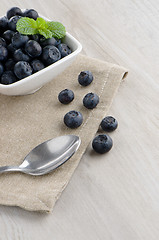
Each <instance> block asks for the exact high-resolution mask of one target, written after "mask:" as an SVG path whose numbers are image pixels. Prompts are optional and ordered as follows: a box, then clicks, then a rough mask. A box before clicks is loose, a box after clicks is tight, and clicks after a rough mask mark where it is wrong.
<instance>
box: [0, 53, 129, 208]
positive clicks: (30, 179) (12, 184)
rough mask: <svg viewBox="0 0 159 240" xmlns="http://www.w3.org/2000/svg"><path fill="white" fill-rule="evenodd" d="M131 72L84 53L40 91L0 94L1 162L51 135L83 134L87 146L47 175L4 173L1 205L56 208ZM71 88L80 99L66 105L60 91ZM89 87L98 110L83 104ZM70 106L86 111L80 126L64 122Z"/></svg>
mask: <svg viewBox="0 0 159 240" xmlns="http://www.w3.org/2000/svg"><path fill="white" fill-rule="evenodd" d="M83 70H90V71H91V72H92V73H93V76H94V80H93V82H92V83H91V84H90V85H89V86H87V87H83V86H81V85H79V83H78V80H77V78H78V74H79V73H80V72H81V71H83ZM126 73H127V70H126V69H125V68H123V67H121V66H118V65H116V64H112V63H107V62H104V61H100V60H97V59H93V58H90V57H87V56H84V55H79V56H78V57H77V59H76V60H75V62H74V63H73V64H72V65H71V66H70V67H69V68H68V69H66V70H65V71H64V72H63V73H62V74H61V75H59V76H58V77H56V78H55V79H53V80H52V81H51V82H50V83H48V84H46V85H45V86H44V87H42V88H41V89H40V90H38V91H37V92H35V93H34V94H31V95H25V96H4V95H0V113H1V121H0V133H1V134H0V166H4V165H20V164H21V163H22V161H23V159H24V157H25V156H26V155H27V154H28V153H29V152H30V151H31V150H32V149H33V148H34V147H35V146H37V145H38V144H40V143H42V142H44V141H46V140H48V139H51V138H54V137H57V136H60V135H66V134H75V135H78V136H79V137H80V138H81V146H80V148H79V149H78V151H77V152H76V153H75V155H74V156H73V157H72V158H71V159H69V160H68V161H67V162H66V163H65V164H63V165H62V166H61V167H59V168H58V169H56V170H54V171H53V172H51V173H49V174H47V175H43V176H30V175H26V174H23V173H5V174H1V175H0V204H3V205H10V206H19V207H21V208H24V209H26V210H30V211H46V212H51V211H52V209H53V206H54V204H55V202H56V200H57V199H58V198H59V196H60V194H61V193H62V191H63V190H64V188H65V187H66V186H67V184H68V182H69V180H70V178H71V176H72V174H73V172H74V171H75V169H76V167H77V166H78V164H79V162H80V159H81V157H82V155H83V153H84V152H85V150H86V147H87V146H88V144H89V143H90V141H92V139H93V137H94V136H95V134H96V132H97V130H98V127H99V124H100V122H101V120H102V118H103V117H105V116H106V115H107V112H108V110H109V107H110V105H111V103H112V100H113V97H114V95H115V93H116V91H117V89H118V87H119V85H120V82H121V80H122V79H123V78H124V77H125V76H126ZM66 88H68V89H71V90H73V92H74V94H75V99H74V100H73V101H72V102H71V103H70V104H68V105H63V104H61V103H60V102H59V101H58V98H57V96H58V94H59V92H60V91H61V90H63V89H66ZM89 92H94V93H96V94H97V95H98V96H99V98H100V102H99V104H98V105H97V107H96V108H95V109H92V110H89V109H86V108H85V107H84V106H83V103H82V100H83V97H84V96H85V94H87V93H89ZM70 110H77V111H80V112H81V113H82V114H83V118H84V122H83V124H82V125H81V126H80V127H79V128H77V129H69V128H67V127H66V126H65V125H64V123H63V117H64V115H65V114H66V113H67V112H68V111H70Z"/></svg>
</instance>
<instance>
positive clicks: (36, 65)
mask: <svg viewBox="0 0 159 240" xmlns="http://www.w3.org/2000/svg"><path fill="white" fill-rule="evenodd" d="M31 66H32V68H33V72H34V73H35V72H38V71H40V70H42V69H43V68H44V67H45V66H44V64H43V63H42V62H41V61H40V60H38V59H34V60H33V61H32V62H31Z"/></svg>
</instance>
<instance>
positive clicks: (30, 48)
mask: <svg viewBox="0 0 159 240" xmlns="http://www.w3.org/2000/svg"><path fill="white" fill-rule="evenodd" d="M25 51H26V53H27V54H28V55H29V56H30V57H33V58H35V57H39V56H40V54H41V53H42V48H41V46H40V44H39V43H38V42H36V41H34V40H29V41H28V42H27V43H26V44H25Z"/></svg>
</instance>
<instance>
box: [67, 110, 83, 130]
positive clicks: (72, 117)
mask: <svg viewBox="0 0 159 240" xmlns="http://www.w3.org/2000/svg"><path fill="white" fill-rule="evenodd" d="M82 122H83V116H82V113H80V112H78V111H75V110H73V111H70V112H68V113H66V114H65V116H64V123H65V125H66V126H67V127H69V128H78V127H79V126H80V125H81V124H82Z"/></svg>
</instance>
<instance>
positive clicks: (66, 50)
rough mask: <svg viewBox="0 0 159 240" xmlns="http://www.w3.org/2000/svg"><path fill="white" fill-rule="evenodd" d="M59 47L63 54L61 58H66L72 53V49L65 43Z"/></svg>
mask: <svg viewBox="0 0 159 240" xmlns="http://www.w3.org/2000/svg"><path fill="white" fill-rule="evenodd" d="M57 47H58V49H59V51H60V53H61V57H65V56H67V55H69V54H70V53H71V52H72V51H71V49H70V48H69V46H67V44H65V43H60V44H58V46H57Z"/></svg>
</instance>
